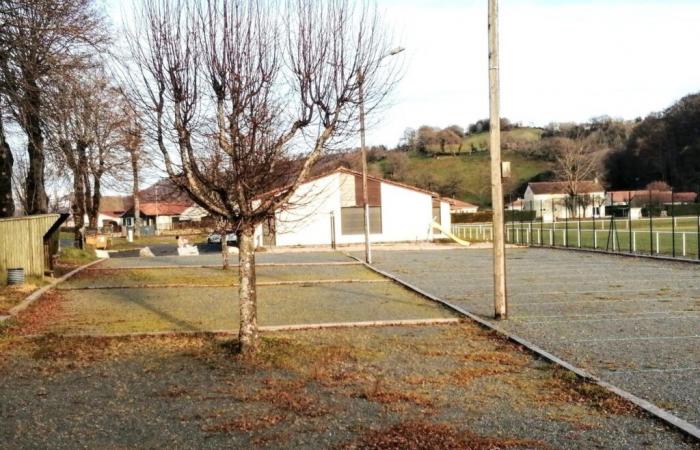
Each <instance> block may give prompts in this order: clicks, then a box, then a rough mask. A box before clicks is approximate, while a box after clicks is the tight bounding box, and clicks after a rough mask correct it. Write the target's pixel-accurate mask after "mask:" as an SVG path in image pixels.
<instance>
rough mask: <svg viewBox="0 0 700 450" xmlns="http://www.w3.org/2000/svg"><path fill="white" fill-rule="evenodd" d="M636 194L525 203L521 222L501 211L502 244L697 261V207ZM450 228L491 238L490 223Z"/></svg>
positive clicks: (670, 197)
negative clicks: (527, 213) (503, 222)
mask: <svg viewBox="0 0 700 450" xmlns="http://www.w3.org/2000/svg"><path fill="white" fill-rule="evenodd" d="M640 192H641V191H636V192H635V193H634V194H633V193H632V192H630V193H629V194H628V196H627V198H624V199H620V198H615V197H613V196H607V197H606V198H604V199H603V198H599V199H591V198H590V197H586V198H577V197H569V196H567V197H566V198H561V199H553V200H548V201H544V200H543V201H534V202H525V203H524V205H523V209H524V210H530V211H535V212H536V214H534V215H531V216H534V217H532V219H531V220H521V219H522V217H523V215H522V214H512V213H511V212H510V211H506V213H505V217H506V227H505V234H506V242H508V243H511V244H517V245H529V246H542V247H564V248H582V249H591V250H598V251H604V252H614V253H631V254H639V255H654V256H667V257H672V258H685V259H697V260H700V205H698V204H696V203H690V204H688V203H684V202H683V199H687V198H688V197H687V196H686V197H681V198H680V199H679V198H677V197H676V194H675V193H673V192H670V191H669V192H667V193H666V192H653V191H652V192H648V193H643V194H644V195H642V194H641V193H640ZM618 197H619V195H618ZM678 212H681V213H683V214H677V213H678ZM689 213H692V214H689ZM452 228H453V230H452V231H453V233H454V234H455V235H456V236H458V237H460V238H462V239H466V240H470V241H490V240H492V238H493V236H492V227H491V224H490V223H475V224H454V225H453V227H452Z"/></svg>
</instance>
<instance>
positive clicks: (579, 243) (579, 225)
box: [578, 217, 581, 248]
mask: <svg viewBox="0 0 700 450" xmlns="http://www.w3.org/2000/svg"><path fill="white" fill-rule="evenodd" d="M578 248H581V218H580V217H579V219H578Z"/></svg>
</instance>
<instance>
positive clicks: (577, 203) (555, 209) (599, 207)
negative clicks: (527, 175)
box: [523, 181, 606, 222]
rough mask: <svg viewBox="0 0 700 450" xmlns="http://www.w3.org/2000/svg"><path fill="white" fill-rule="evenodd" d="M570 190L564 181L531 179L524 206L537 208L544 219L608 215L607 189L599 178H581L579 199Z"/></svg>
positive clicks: (528, 208)
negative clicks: (583, 179) (533, 181)
mask: <svg viewBox="0 0 700 450" xmlns="http://www.w3.org/2000/svg"><path fill="white" fill-rule="evenodd" d="M568 192H569V184H568V183H567V182H564V181H554V182H549V181H546V182H537V183H528V185H527V189H526V190H525V196H524V199H523V200H524V202H523V203H524V205H523V210H524V211H532V210H534V211H535V212H536V217H538V218H539V217H542V218H543V220H544V221H545V222H552V221H554V220H564V219H567V218H568V219H572V218H578V217H581V218H589V217H593V216H595V217H603V216H605V200H606V197H605V189H604V188H603V187H602V186H601V185H600V184H599V183H598V181H579V182H578V184H577V186H576V192H577V199H576V200H574V199H572V198H571V197H570V195H569V193H568Z"/></svg>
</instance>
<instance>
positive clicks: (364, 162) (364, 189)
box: [357, 47, 406, 264]
mask: <svg viewBox="0 0 700 450" xmlns="http://www.w3.org/2000/svg"><path fill="white" fill-rule="evenodd" d="M404 50H406V49H405V48H403V47H396V48H395V49H393V50H391V51H390V52H389V53H387V54H386V55H384V56H382V57H381V58H379V61H381V60H382V59H384V58H386V57H388V56H394V55H397V54H399V53H401V52H402V51H404ZM364 82H365V75H364V73H362V72H361V71H360V70H358V71H357V84H358V90H359V95H360V153H361V156H362V204H363V207H364V229H365V261H366V262H367V264H372V248H371V246H370V243H369V233H370V229H369V200H368V195H367V147H366V146H365V97H364V89H363V87H364V86H363V85H364Z"/></svg>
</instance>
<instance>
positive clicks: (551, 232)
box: [549, 228, 554, 247]
mask: <svg viewBox="0 0 700 450" xmlns="http://www.w3.org/2000/svg"><path fill="white" fill-rule="evenodd" d="M549 245H550V246H551V247H554V230H552V229H551V228H550V229H549Z"/></svg>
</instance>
